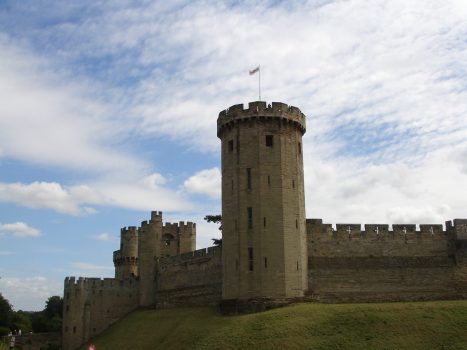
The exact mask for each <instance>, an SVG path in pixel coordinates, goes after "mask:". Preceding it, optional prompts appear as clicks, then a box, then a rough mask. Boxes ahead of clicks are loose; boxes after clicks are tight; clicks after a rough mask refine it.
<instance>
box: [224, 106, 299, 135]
mask: <svg viewBox="0 0 467 350" xmlns="http://www.w3.org/2000/svg"><path fill="white" fill-rule="evenodd" d="M269 118H274V119H276V118H277V120H283V121H285V122H289V123H293V124H295V125H296V126H297V127H298V128H299V129H300V130H301V132H302V135H303V134H304V133H305V131H306V120H305V119H306V117H305V115H304V114H303V113H302V112H301V111H300V109H299V108H297V107H295V106H289V105H287V104H285V103H282V102H272V103H271V104H267V103H266V102H264V101H255V102H250V103H248V108H244V106H243V104H237V105H233V106H231V107H229V108H227V109H225V110H223V111H221V112H220V113H219V117H218V118H217V136H218V137H221V134H222V130H223V129H224V128H226V127H227V128H228V127H231V126H232V125H234V124H236V123H238V122H242V121H247V120H251V119H266V120H267V119H269Z"/></svg>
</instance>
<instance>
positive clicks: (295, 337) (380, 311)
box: [82, 301, 467, 350]
mask: <svg viewBox="0 0 467 350" xmlns="http://www.w3.org/2000/svg"><path fill="white" fill-rule="evenodd" d="M92 342H93V343H94V344H96V349H98V350H125V349H128V350H130V349H131V350H157V349H164V350H168V349H170V350H172V349H190V350H198V349H199V350H200V349H255V350H260V349H268V350H271V349H313V350H324V349H333V350H336V349H346V350H347V349H356V350H357V349H358V350H362V349H365V350H366V349H375V350H376V349H377V350H384V349H391V350H392V349H398V350H399V349H407V350H416V349H423V350H429V349H443V350H447V349H464V350H465V349H467V301H442V302H440V301H437V302H416V303H386V304H334V305H330V304H317V303H310V304H296V305H292V306H289V307H285V308H281V309H275V310H270V311H267V312H263V313H258V314H249V315H240V316H221V315H219V314H218V313H217V312H216V311H215V310H214V309H212V308H183V309H172V310H157V311H155V310H142V311H136V312H134V313H132V314H130V315H129V316H128V317H126V318H125V319H123V320H122V321H120V322H118V323H117V324H115V325H114V326H112V327H111V328H109V329H108V330H107V331H105V332H104V333H103V334H101V335H100V336H98V337H97V338H96V339H94V340H93V341H92ZM82 349H83V350H84V349H86V348H85V347H83V348H82Z"/></svg>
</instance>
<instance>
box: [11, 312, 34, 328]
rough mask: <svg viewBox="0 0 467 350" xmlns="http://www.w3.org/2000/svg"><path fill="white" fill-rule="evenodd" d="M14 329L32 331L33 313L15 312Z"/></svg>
mask: <svg viewBox="0 0 467 350" xmlns="http://www.w3.org/2000/svg"><path fill="white" fill-rule="evenodd" d="M12 326H13V329H21V331H23V332H29V331H30V330H32V321H31V313H27V312H24V311H21V310H19V311H18V312H15V315H14V317H13V322H12Z"/></svg>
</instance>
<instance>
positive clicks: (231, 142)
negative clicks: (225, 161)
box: [229, 140, 234, 153]
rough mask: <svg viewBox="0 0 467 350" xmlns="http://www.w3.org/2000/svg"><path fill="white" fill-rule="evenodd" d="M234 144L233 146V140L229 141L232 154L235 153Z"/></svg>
mask: <svg viewBox="0 0 467 350" xmlns="http://www.w3.org/2000/svg"><path fill="white" fill-rule="evenodd" d="M233 146H234V144H233V140H229V152H230V153H232V152H233V148H234V147H233Z"/></svg>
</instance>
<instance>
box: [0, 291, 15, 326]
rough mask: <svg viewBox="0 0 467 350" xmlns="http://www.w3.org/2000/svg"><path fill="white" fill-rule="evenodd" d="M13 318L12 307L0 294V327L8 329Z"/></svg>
mask: <svg viewBox="0 0 467 350" xmlns="http://www.w3.org/2000/svg"><path fill="white" fill-rule="evenodd" d="M13 316H14V312H13V307H12V306H11V304H10V302H9V301H8V300H6V299H5V298H4V297H3V295H2V294H1V293H0V327H10V326H11V321H12V320H13Z"/></svg>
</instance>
